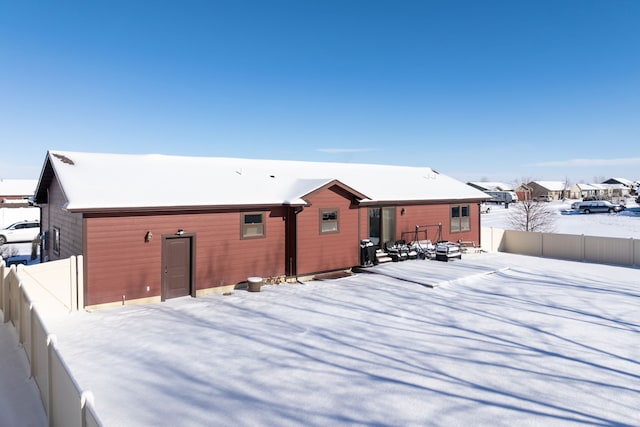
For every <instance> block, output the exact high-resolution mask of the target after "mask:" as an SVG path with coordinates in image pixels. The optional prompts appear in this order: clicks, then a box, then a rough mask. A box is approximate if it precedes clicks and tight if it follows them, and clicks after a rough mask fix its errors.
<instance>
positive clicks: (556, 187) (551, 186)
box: [533, 181, 567, 191]
mask: <svg viewBox="0 0 640 427" xmlns="http://www.w3.org/2000/svg"><path fill="white" fill-rule="evenodd" d="M533 182H534V183H536V184H538V185H539V186H540V187H543V188H546V189H547V190H549V191H563V190H566V189H567V187H566V183H565V182H564V181H533Z"/></svg>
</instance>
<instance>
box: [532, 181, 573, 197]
mask: <svg viewBox="0 0 640 427" xmlns="http://www.w3.org/2000/svg"><path fill="white" fill-rule="evenodd" d="M526 186H527V187H528V188H529V189H530V190H531V198H533V199H535V198H537V197H540V196H544V195H549V196H551V198H552V199H553V200H561V199H563V198H568V197H569V188H568V187H567V184H566V183H565V182H564V181H531V182H529V183H527V184H526Z"/></svg>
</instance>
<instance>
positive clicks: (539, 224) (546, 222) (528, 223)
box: [508, 200, 555, 232]
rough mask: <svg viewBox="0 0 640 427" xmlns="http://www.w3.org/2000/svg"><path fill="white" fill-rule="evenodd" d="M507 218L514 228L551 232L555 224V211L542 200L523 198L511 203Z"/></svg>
mask: <svg viewBox="0 0 640 427" xmlns="http://www.w3.org/2000/svg"><path fill="white" fill-rule="evenodd" d="M508 220H509V223H510V224H511V226H512V227H513V229H514V230H518V231H538V232H551V231H553V229H554V225H555V213H554V211H553V210H552V209H551V208H549V206H548V205H546V204H545V203H543V202H534V201H533V200H523V201H522V202H519V203H516V204H514V205H513V210H512V211H510V212H509V216H508Z"/></svg>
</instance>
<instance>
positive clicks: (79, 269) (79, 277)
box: [76, 255, 84, 310]
mask: <svg viewBox="0 0 640 427" xmlns="http://www.w3.org/2000/svg"><path fill="white" fill-rule="evenodd" d="M76 289H77V293H78V310H84V257H83V256H82V255H78V256H77V257H76Z"/></svg>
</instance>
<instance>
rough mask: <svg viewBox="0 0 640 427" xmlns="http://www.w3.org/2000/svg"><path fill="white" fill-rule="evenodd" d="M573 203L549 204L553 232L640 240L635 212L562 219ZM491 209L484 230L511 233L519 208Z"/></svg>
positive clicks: (630, 202) (630, 201) (484, 216)
mask: <svg viewBox="0 0 640 427" xmlns="http://www.w3.org/2000/svg"><path fill="white" fill-rule="evenodd" d="M627 200H628V201H627V203H626V206H627V207H629V208H631V207H637V206H638V205H637V204H636V203H635V202H633V199H627ZM572 202H575V200H567V201H566V202H562V201H554V202H550V203H546V205H548V207H549V209H551V210H553V211H554V212H555V213H556V216H555V217H554V218H555V220H554V230H553V232H555V233H563V234H584V235H587V236H604V237H622V238H629V237H633V238H634V239H640V214H638V213H634V212H632V211H622V212H620V213H614V214H608V213H598V214H588V215H586V214H578V215H562V210H568V209H570V208H571V203H572ZM489 206H490V207H491V211H490V212H489V213H488V214H482V216H481V224H482V226H483V227H494V228H502V229H505V230H509V229H511V228H512V227H511V225H510V224H509V215H512V214H513V212H514V208H515V206H514V205H513V204H511V205H509V208H508V209H505V207H504V206H503V205H495V204H492V203H491V204H489Z"/></svg>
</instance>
